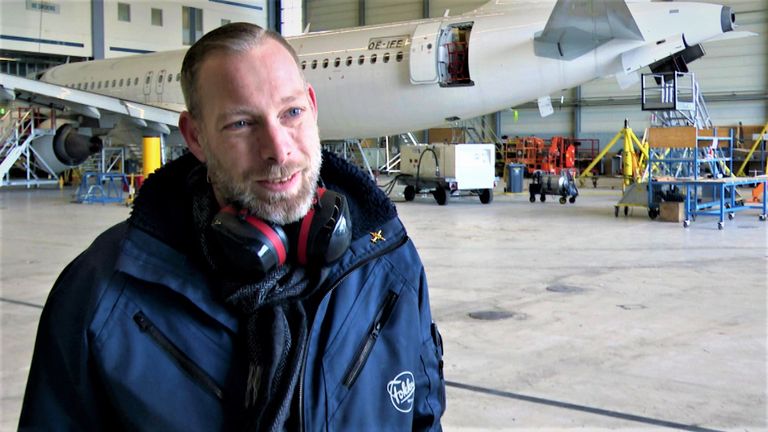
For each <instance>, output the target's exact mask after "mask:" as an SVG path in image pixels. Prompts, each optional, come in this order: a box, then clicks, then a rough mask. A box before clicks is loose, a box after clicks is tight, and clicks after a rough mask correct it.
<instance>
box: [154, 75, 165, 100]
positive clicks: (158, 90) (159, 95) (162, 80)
mask: <svg viewBox="0 0 768 432" xmlns="http://www.w3.org/2000/svg"><path fill="white" fill-rule="evenodd" d="M163 83H165V69H163V70H161V71H160V73H158V74H157V86H155V93H157V101H158V102H162V101H163Z"/></svg>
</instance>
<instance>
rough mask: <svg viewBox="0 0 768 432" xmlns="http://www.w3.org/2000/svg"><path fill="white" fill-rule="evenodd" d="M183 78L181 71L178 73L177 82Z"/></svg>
mask: <svg viewBox="0 0 768 432" xmlns="http://www.w3.org/2000/svg"><path fill="white" fill-rule="evenodd" d="M180 79H181V72H177V73H176V82H178V81H179V80H180Z"/></svg>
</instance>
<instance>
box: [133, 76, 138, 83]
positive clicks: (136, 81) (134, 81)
mask: <svg viewBox="0 0 768 432" xmlns="http://www.w3.org/2000/svg"><path fill="white" fill-rule="evenodd" d="M133 85H139V77H136V78H134V79H133Z"/></svg>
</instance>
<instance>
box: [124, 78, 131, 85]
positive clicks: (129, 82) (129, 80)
mask: <svg viewBox="0 0 768 432" xmlns="http://www.w3.org/2000/svg"><path fill="white" fill-rule="evenodd" d="M125 86H126V87H130V86H131V79H130V78H128V81H127V82H126V83H125Z"/></svg>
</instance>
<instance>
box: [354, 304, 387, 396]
mask: <svg viewBox="0 0 768 432" xmlns="http://www.w3.org/2000/svg"><path fill="white" fill-rule="evenodd" d="M397 297H398V295H397V293H395V292H393V291H390V292H389V293H388V294H387V297H386V298H385V299H384V302H383V303H382V304H381V308H379V312H378V313H377V314H376V318H375V319H374V320H373V325H371V328H370V330H368V336H367V337H366V338H365V340H364V341H363V343H362V344H361V345H360V348H359V349H358V350H357V355H356V356H355V357H354V358H355V361H353V362H352V364H351V365H350V367H349V369H348V370H347V374H346V375H345V377H344V386H345V387H347V388H350V387H352V384H354V383H355V380H357V377H358V375H360V371H362V370H363V366H365V363H366V362H367V361H368V357H369V356H370V355H371V351H372V350H373V347H374V345H376V340H377V339H378V338H379V334H380V333H381V329H382V328H383V327H384V324H386V323H387V320H388V319H389V316H390V315H391V314H392V309H394V307H395V303H396V302H397Z"/></svg>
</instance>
